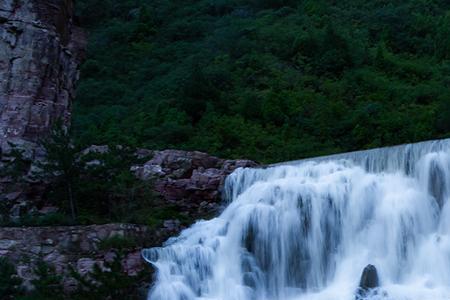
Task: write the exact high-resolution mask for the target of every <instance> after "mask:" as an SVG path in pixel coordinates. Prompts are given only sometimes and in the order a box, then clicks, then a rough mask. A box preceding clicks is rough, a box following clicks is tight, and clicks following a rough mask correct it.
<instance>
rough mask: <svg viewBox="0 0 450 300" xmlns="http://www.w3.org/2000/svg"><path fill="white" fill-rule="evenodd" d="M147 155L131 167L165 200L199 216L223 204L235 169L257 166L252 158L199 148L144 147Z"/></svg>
mask: <svg viewBox="0 0 450 300" xmlns="http://www.w3.org/2000/svg"><path fill="white" fill-rule="evenodd" d="M145 154H146V155H147V156H148V157H149V158H150V157H151V159H150V160H148V161H147V162H146V163H145V164H143V165H137V166H133V167H132V168H131V170H132V171H133V172H134V173H135V175H136V176H137V177H138V178H139V179H141V180H150V181H152V182H153V184H154V186H155V191H156V192H158V193H159V194H160V195H161V196H162V197H163V198H164V199H165V201H167V202H169V203H173V204H175V205H177V206H178V207H181V208H182V209H183V210H185V211H187V212H189V213H191V215H193V216H195V217H202V216H204V215H207V214H212V213H215V212H216V211H217V209H218V208H219V207H220V202H221V194H222V190H223V184H224V182H225V178H226V177H227V176H228V175H229V174H231V173H232V172H233V171H234V170H235V169H237V168H239V167H242V168H246V167H256V166H258V164H257V163H256V162H254V161H251V160H225V159H220V158H217V157H215V156H210V155H208V154H206V153H203V152H198V151H192V152H191V151H181V150H164V151H150V150H144V149H141V150H139V151H138V152H137V155H138V156H141V157H143V155H145Z"/></svg>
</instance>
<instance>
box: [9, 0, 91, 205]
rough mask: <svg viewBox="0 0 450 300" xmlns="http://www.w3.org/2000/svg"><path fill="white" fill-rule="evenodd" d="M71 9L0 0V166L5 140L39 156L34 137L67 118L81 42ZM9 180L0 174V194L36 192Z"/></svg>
mask: <svg viewBox="0 0 450 300" xmlns="http://www.w3.org/2000/svg"><path fill="white" fill-rule="evenodd" d="M73 11H74V8H73V1H72V0H2V1H0V70H1V71H0V158H1V159H0V167H2V164H4V163H5V161H8V160H9V159H11V158H10V157H8V153H9V151H10V143H13V144H15V145H18V147H19V148H21V149H23V150H24V151H25V152H24V155H25V156H26V158H27V159H28V160H30V161H33V160H36V159H40V158H42V156H43V152H42V150H40V149H38V147H37V145H36V142H37V141H38V140H39V139H41V138H43V137H45V136H46V135H48V134H49V132H50V129H51V127H52V126H53V124H55V122H56V121H57V120H60V121H61V122H62V125H65V126H67V125H68V124H69V121H70V114H71V103H72V99H73V98H74V87H75V84H76V81H77V79H78V74H79V70H78V66H79V63H80V61H81V59H82V57H83V49H84V47H85V38H84V35H83V32H82V31H81V30H80V29H79V28H78V27H76V26H75V25H74V15H73ZM30 167H31V166H30ZM26 173H27V172H25V174H26ZM11 181H12V180H11V179H8V178H2V179H0V194H1V195H8V199H0V200H9V201H16V202H18V201H19V199H20V198H24V197H25V196H24V194H28V195H27V197H30V196H33V195H34V196H37V195H39V191H33V187H32V188H31V190H30V189H26V188H25V187H24V186H23V185H21V186H20V187H17V186H13V187H12V188H11V184H12V182H11ZM25 181H26V178H25ZM26 186H28V188H29V185H26Z"/></svg>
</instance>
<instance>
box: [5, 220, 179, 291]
mask: <svg viewBox="0 0 450 300" xmlns="http://www.w3.org/2000/svg"><path fill="white" fill-rule="evenodd" d="M170 234H171V232H170V231H169V230H164V229H161V230H159V231H158V232H155V231H154V230H151V229H150V228H148V227H146V226H142V225H130V224H106V225H91V226H59V227H24V228H17V227H14V228H2V229H1V230H0V256H2V257H7V258H8V259H9V260H10V261H11V262H13V263H14V264H15V265H16V267H17V271H18V275H19V276H20V277H21V278H22V279H24V280H25V284H26V285H28V286H29V285H30V283H29V282H30V281H31V280H32V279H34V274H33V268H34V267H35V265H36V262H37V261H38V260H43V261H45V262H46V263H48V264H49V265H51V266H54V267H55V269H56V271H57V272H58V273H59V274H61V275H63V276H64V286H65V289H66V290H68V291H70V289H71V288H72V287H73V279H71V278H70V276H68V273H69V265H72V266H73V267H74V268H75V269H76V270H77V271H78V272H80V274H86V273H87V272H89V271H91V270H92V268H93V266H94V264H96V263H97V264H99V265H102V264H103V263H104V261H107V260H111V259H113V258H114V252H112V251H111V249H104V250H102V249H100V248H99V246H100V244H101V242H102V241H105V240H107V239H108V238H111V237H117V236H119V237H125V238H128V239H132V240H134V241H136V244H135V246H133V247H130V248H128V249H126V255H125V257H124V259H123V261H122V264H123V266H124V271H125V272H127V274H128V275H129V276H134V275H136V274H137V272H139V271H141V270H142V269H143V268H145V267H149V266H147V265H146V263H145V262H144V260H143V259H142V258H141V255H140V249H141V248H142V246H144V245H154V244H155V243H156V242H158V240H159V239H161V238H167V236H169V235H170ZM149 281H150V279H149Z"/></svg>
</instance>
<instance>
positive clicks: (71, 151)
mask: <svg viewBox="0 0 450 300" xmlns="http://www.w3.org/2000/svg"><path fill="white" fill-rule="evenodd" d="M41 145H42V147H43V148H44V149H45V152H46V158H45V160H44V161H42V162H38V167H39V168H40V170H39V171H38V172H37V174H36V176H38V177H40V178H42V179H43V180H45V181H48V180H50V181H51V182H52V184H53V185H60V186H61V187H63V188H64V192H63V193H62V195H61V197H62V198H63V199H61V201H63V202H67V204H68V207H69V211H70V215H71V217H72V221H75V220H76V218H77V200H76V195H75V189H74V186H75V185H76V183H77V181H78V179H79V174H80V169H81V168H82V166H81V161H80V159H79V155H80V154H79V150H78V149H77V148H76V147H75V146H74V144H73V143H72V140H71V137H70V133H69V131H68V129H67V128H65V127H64V126H62V123H61V122H56V124H55V126H54V128H53V129H52V131H51V134H50V136H49V137H48V138H47V139H45V140H43V141H41Z"/></svg>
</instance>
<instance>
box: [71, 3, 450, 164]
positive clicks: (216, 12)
mask: <svg viewBox="0 0 450 300" xmlns="http://www.w3.org/2000/svg"><path fill="white" fill-rule="evenodd" d="M78 15H79V16H80V22H81V24H82V25H84V26H85V27H86V28H87V30H88V31H89V33H90V37H89V42H90V43H89V49H88V59H87V60H86V62H85V63H84V65H83V66H82V76H81V82H80V85H79V89H78V97H77V99H76V103H75V106H76V107H75V114H74V121H75V129H76V132H77V136H78V138H79V140H80V141H84V142H90V143H92V142H94V143H108V142H111V141H115V142H117V143H123V144H128V145H135V146H145V147H148V148H153V149H157V148H167V147H175V148H182V149H196V150H204V151H208V152H210V153H213V154H216V155H221V156H224V157H248V158H251V159H255V160H259V161H263V162H271V161H282V160H288V159H296V158H300V157H304V156H312V155H320V154H325V153H331V152H338V151H348V150H354V149H363V148H370V147H377V146H385V145H391V144H398V143H404V142H413V141H418V140H424V139H431V138H438V137H444V136H448V134H449V133H450V61H449V59H450V39H449V38H448V36H449V34H450V3H449V2H448V1H444V0H402V1H383V0H377V1H361V0H342V1H331V0H304V1H293V0H260V1H256V0H190V1H178V0H151V1H150V0H121V1H118V0H107V1H105V0H78Z"/></svg>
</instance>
